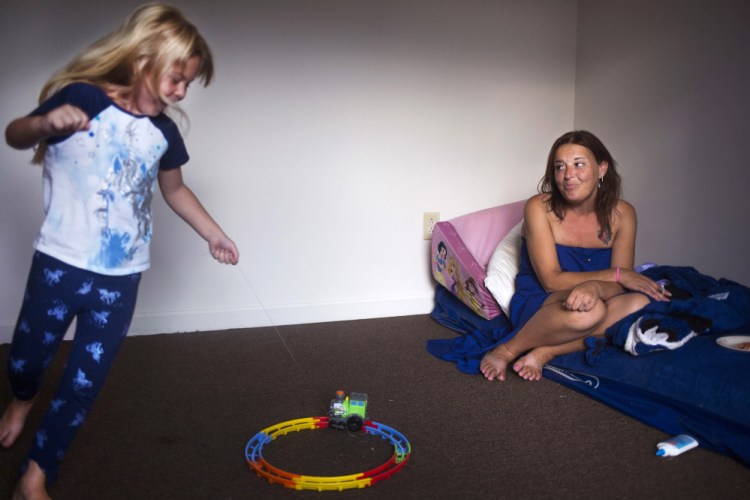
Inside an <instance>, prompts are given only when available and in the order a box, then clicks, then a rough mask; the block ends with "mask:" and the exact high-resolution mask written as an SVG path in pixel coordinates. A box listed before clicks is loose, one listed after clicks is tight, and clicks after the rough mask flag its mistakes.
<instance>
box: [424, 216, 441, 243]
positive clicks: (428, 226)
mask: <svg viewBox="0 0 750 500" xmlns="http://www.w3.org/2000/svg"><path fill="white" fill-rule="evenodd" d="M437 222H440V212H425V213H424V218H423V224H422V233H423V235H422V237H423V238H424V239H426V240H429V239H432V230H433V229H434V228H435V224H436V223H437Z"/></svg>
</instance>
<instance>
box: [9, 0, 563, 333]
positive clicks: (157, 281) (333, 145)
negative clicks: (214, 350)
mask: <svg viewBox="0 0 750 500" xmlns="http://www.w3.org/2000/svg"><path fill="white" fill-rule="evenodd" d="M138 3H139V2H132V1H118V2H96V3H92V2H84V1H82V0H71V1H68V2H55V1H51V0H50V1H38V2H11V1H3V2H2V6H1V7H2V17H1V18H0V67H3V68H5V70H6V71H5V73H4V76H3V84H2V86H1V87H0V116H1V117H2V119H3V123H4V124H5V123H7V122H8V121H10V120H11V119H12V118H14V117H16V116H19V115H22V114H25V113H27V112H28V111H30V110H31V108H32V107H33V106H34V103H35V102H36V97H37V93H38V91H39V89H40V87H41V86H42V84H43V83H44V81H45V80H46V79H47V77H48V76H49V75H50V74H51V73H52V72H53V71H54V70H55V69H56V68H58V67H59V66H60V65H62V64H63V63H64V62H66V61H67V60H68V59H70V57H72V56H73V55H74V54H75V53H76V52H78V51H79V50H81V49H82V48H83V47H84V46H85V45H86V44H88V43H90V42H92V41H93V40H94V39H96V38H97V37H99V36H101V35H103V34H104V33H105V32H107V31H109V30H110V29H111V28H113V27H114V26H115V24H116V23H118V22H119V21H120V20H121V19H122V17H124V16H125V15H126V14H127V13H128V12H129V11H130V10H131V9H132V8H133V7H134V6H136V5H138ZM174 3H175V4H176V5H179V6H181V7H182V8H183V10H184V11H185V12H186V13H187V14H188V16H189V17H190V18H191V19H192V20H193V21H194V22H195V23H196V24H197V25H198V26H199V28H200V29H201V31H202V32H203V34H204V36H205V37H206V38H207V39H208V41H209V43H210V45H211V47H212V49H213V51H214V55H215V62H216V66H217V79H216V81H215V83H214V84H212V85H211V86H210V87H208V88H207V89H203V88H201V87H199V86H198V85H197V84H196V85H194V86H193V87H192V88H191V91H190V95H189V96H188V99H187V101H186V105H185V109H186V111H187V112H188V113H189V116H190V118H191V122H192V126H191V129H190V131H189V133H188V134H187V145H188V148H189V151H190V153H191V156H192V160H191V161H190V162H189V164H188V165H187V166H186V167H185V168H184V169H183V170H184V176H185V178H186V181H187V182H188V184H189V185H190V186H191V187H192V188H193V190H194V191H195V192H196V193H197V194H198V196H199V197H200V198H201V200H202V201H203V202H204V204H205V205H206V206H207V208H208V209H209V211H211V213H212V214H213V215H214V216H215V218H216V219H217V220H218V221H219V222H220V223H221V224H222V226H224V228H225V230H226V231H227V232H228V233H229V234H230V236H232V237H233V238H234V239H235V240H236V242H237V243H238V245H239V246H240V251H241V253H242V258H241V263H240V266H239V267H234V268H233V267H222V266H219V265H217V264H215V263H214V262H213V261H212V260H211V259H210V256H209V255H208V250H207V248H206V245H205V244H204V243H203V242H202V241H201V240H200V239H199V238H198V237H197V236H195V235H194V234H193V233H192V232H191V230H190V229H189V228H188V227H187V226H186V225H185V224H183V223H182V222H181V221H179V220H178V218H177V217H176V216H175V215H174V214H172V213H171V212H169V210H168V208H166V206H165V205H164V203H163V202H162V201H161V199H160V198H158V197H157V198H158V200H157V201H156V202H155V206H154V211H155V235H156V236H155V240H154V243H153V251H152V254H153V268H152V269H151V270H149V271H148V272H147V273H146V274H145V275H144V279H143V281H142V286H141V295H140V298H139V303H138V308H137V310H136V316H135V319H134V323H133V326H132V329H131V333H132V334H143V333H157V332H175V331H193V330H212V329H222V328H231V327H251V326H259V325H267V324H269V319H268V317H267V316H266V311H267V312H268V313H269V314H270V316H271V318H272V321H273V323H275V324H291V323H304V322H317V321H329V320H343V319H354V318H366V317H378V316H396V315H401V314H422V313H427V312H429V311H430V310H431V307H432V294H433V284H432V282H431V280H430V277H429V271H428V245H427V242H425V241H423V240H422V239H421V238H422V213H423V212H426V211H439V212H440V213H441V216H442V218H443V219H447V218H451V217H455V216H458V215H461V214H464V213H467V212H469V211H473V210H478V209H482V208H486V207H489V206H493V205H497V204H501V203H507V202H511V201H515V200H518V199H521V198H526V197H528V196H530V195H531V194H532V193H533V192H534V191H535V188H536V184H537V181H538V179H539V178H540V177H541V175H542V171H543V168H544V159H545V158H546V154H547V149H548V148H549V145H550V144H551V143H552V141H553V140H554V139H555V138H556V137H557V136H559V135H560V134H561V133H563V132H565V131H566V130H569V129H570V128H571V127H572V126H573V117H574V91H575V89H574V81H575V44H576V1H575V0H538V1H534V2H529V1H527V0H496V1H491V2H488V1H482V0H447V1H441V2H432V1H429V0H403V1H382V0H381V1H378V0H315V1H312V0H311V1H302V0H265V1H239V0H237V1H222V2H204V1H202V0H185V1H175V2H174ZM29 157H30V155H29V153H28V152H18V151H14V150H11V149H10V148H8V147H7V146H2V147H0V214H2V215H1V216H0V231H1V233H0V234H3V238H2V240H0V283H2V290H3V291H2V299H3V300H2V301H0V341H6V342H7V341H8V340H9V339H10V336H11V331H12V328H13V324H14V323H15V319H16V315H17V312H18V308H19V306H20V301H21V295H22V290H23V286H24V283H25V279H26V273H27V270H28V265H29V262H30V258H31V242H32V241H33V239H34V237H35V236H36V232H37V230H38V227H39V225H40V223H41V220H42V216H43V214H42V204H41V174H40V170H39V169H38V168H37V167H32V166H30V165H28V159H29ZM256 294H257V295H256ZM264 308H265V311H264Z"/></svg>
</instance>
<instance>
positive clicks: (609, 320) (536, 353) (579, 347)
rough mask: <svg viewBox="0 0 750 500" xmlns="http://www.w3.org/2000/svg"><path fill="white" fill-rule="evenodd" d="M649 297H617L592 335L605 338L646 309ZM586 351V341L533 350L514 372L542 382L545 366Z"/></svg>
mask: <svg viewBox="0 0 750 500" xmlns="http://www.w3.org/2000/svg"><path fill="white" fill-rule="evenodd" d="M648 302H649V299H648V297H646V296H645V295H643V294H640V293H629V294H623V295H617V296H616V297H612V298H611V299H609V300H608V301H607V314H606V316H605V317H604V321H602V322H601V324H599V326H598V327H597V328H596V330H594V331H593V332H592V333H591V334H590V335H592V336H597V337H603V336H604V332H605V331H606V330H607V328H609V327H610V326H612V325H614V324H615V323H616V322H617V321H619V320H620V319H622V318H624V317H625V316H628V315H629V314H631V313H634V312H635V311H638V310H639V309H642V308H643V307H645V306H646V305H647V304H648ZM584 349H586V344H585V343H584V339H583V338H581V339H576V340H573V341H571V342H567V343H565V344H559V345H550V346H540V347H537V348H535V349H532V350H531V351H530V352H529V353H528V354H526V355H525V356H523V357H521V358H520V359H519V360H518V361H517V362H516V363H514V364H513V370H514V371H515V372H516V373H518V375H519V376H520V377H521V378H523V379H525V380H540V379H541V378H542V369H543V368H544V365H546V364H547V363H549V362H550V361H552V360H553V359H554V358H556V357H557V356H562V355H563V354H569V353H571V352H578V351H583V350H584Z"/></svg>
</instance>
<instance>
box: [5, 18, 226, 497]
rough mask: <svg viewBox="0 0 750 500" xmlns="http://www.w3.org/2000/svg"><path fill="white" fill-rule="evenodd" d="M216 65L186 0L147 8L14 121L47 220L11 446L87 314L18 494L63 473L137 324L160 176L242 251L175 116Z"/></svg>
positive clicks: (209, 228) (22, 333) (14, 367)
mask: <svg viewBox="0 0 750 500" xmlns="http://www.w3.org/2000/svg"><path fill="white" fill-rule="evenodd" d="M212 76H213V62H212V58H211V53H210V50H209V48H208V45H207V44H206V42H205V40H204V39H203V38H202V36H201V35H200V34H199V32H198V30H197V29H196V28H195V26H193V25H192V24H191V23H190V22H188V21H187V20H186V19H185V17H184V16H183V14H182V13H181V12H180V11H179V10H177V9H175V8H172V7H167V6H162V5H147V6H144V7H141V8H138V9H136V10H135V11H134V12H133V13H132V14H131V15H130V16H129V17H128V18H127V19H126V20H125V22H124V23H123V24H122V25H121V26H120V27H119V28H118V29H117V30H115V31H114V32H112V33H110V34H109V35H107V36H105V37H104V38H102V39H101V40H99V41H98V42H96V43H95V44H93V45H92V46H90V47H89V48H88V49H87V50H86V51H84V52H83V53H82V54H81V55H80V56H78V57H76V58H75V59H74V60H73V61H71V62H70V63H69V64H68V65H67V66H66V67H64V68H63V69H62V70H60V71H59V72H58V73H56V74H55V75H54V76H53V77H52V78H51V79H50V81H49V82H47V84H46V85H45V86H44V88H43V89H42V92H41V96H40V102H41V105H40V106H39V107H38V108H37V109H36V110H34V111H33V112H32V113H31V114H30V115H28V116H25V117H22V118H18V119H16V120H13V121H12V122H11V123H10V124H9V125H8V127H7V129H6V141H7V143H8V144H9V145H10V146H12V147H14V148H17V149H26V148H31V147H37V148H38V149H37V152H36V155H35V157H34V159H35V161H36V162H38V163H43V164H44V176H43V178H44V202H45V213H46V217H45V220H44V223H43V224H42V228H41V231H40V234H39V237H38V239H37V240H36V243H35V249H36V252H35V254H34V257H33V262H32V265H31V271H30V274H29V280H28V284H27V289H26V293H25V295H24V300H23V304H22V307H21V312H20V315H19V319H18V323H17V326H16V329H15V331H14V335H13V343H12V346H11V350H10V359H9V363H8V377H9V380H10V385H11V388H12V391H13V395H14V399H13V400H12V401H11V402H10V404H9V405H8V407H7V408H6V409H5V412H4V414H3V416H2V419H1V420H0V444H2V446H4V447H10V446H11V445H13V443H14V442H15V441H16V438H17V437H18V435H19V434H20V432H21V431H22V429H23V425H24V421H25V419H26V416H27V415H28V413H29V411H30V409H31V406H32V404H33V402H34V398H35V396H36V394H37V392H38V390H39V387H40V384H41V380H42V376H43V373H44V370H45V368H46V367H47V364H48V363H49V362H50V361H51V359H52V358H53V356H54V354H55V352H56V351H57V348H58V347H59V345H60V343H61V341H62V339H63V336H64V334H65V331H66V330H67V328H68V326H69V325H70V324H71V322H72V321H73V319H74V318H76V319H77V323H76V325H77V327H76V333H75V339H74V341H73V345H72V347H71V351H70V356H69V359H68V362H67V364H66V367H65V372H64V374H63V377H62V380H61V382H60V386H59V388H58V391H57V393H56V394H55V396H54V399H53V400H52V402H51V403H50V406H49V408H48V410H47V412H46V414H45V415H44V417H43V420H42V422H41V424H40V426H39V429H38V430H37V432H36V435H35V440H34V444H33V446H32V449H31V451H30V452H29V455H28V459H27V461H26V463H25V466H24V469H23V471H22V475H21V479H20V481H19V483H18V485H17V487H16V490H15V493H14V497H17V498H48V495H47V491H46V482H48V481H50V482H51V481H53V480H54V479H55V477H56V475H57V472H58V467H59V465H60V461H61V459H62V457H63V455H64V453H65V450H66V449H67V448H68V446H69V445H70V443H71V441H72V440H73V437H74V434H75V433H76V431H77V430H78V429H79V428H80V426H81V424H82V423H83V421H84V420H85V418H86V414H87V413H88V411H89V409H90V407H91V405H92V403H93V402H94V400H95V399H96V396H97V394H98V393H99V391H100V390H101V388H102V385H103V384H104V380H105V378H106V376H107V373H108V371H109V368H110V366H111V364H112V361H113V360H114V357H115V354H116V353H117V351H118V348H119V347H120V344H121V342H122V340H123V338H124V337H125V335H126V333H127V331H128V327H129V325H130V321H131V319H132V315H133V310H134V308H135V303H136V295H137V289H138V283H139V280H140V273H141V272H142V271H145V270H146V269H147V268H148V267H149V243H150V241H151V236H152V232H151V208H150V206H151V199H152V193H153V187H154V184H155V182H156V181H157V179H158V183H159V188H160V190H161V192H162V195H163V197H164V199H165V200H166V202H167V204H168V205H169V206H170V207H171V208H172V209H173V210H174V211H175V212H176V213H177V214H178V215H180V217H182V218H183V219H184V220H185V221H186V222H187V223H188V224H189V225H190V226H191V227H193V229H195V231H196V232H197V233H198V234H199V235H200V236H202V237H203V238H204V239H205V240H206V241H207V242H208V245H209V249H210V252H211V255H212V256H213V257H214V258H215V259H216V260H218V261H219V262H221V263H224V264H236V263H237V261H238V259H239V252H238V250H237V247H236V246H235V244H234V243H233V242H232V240H231V239H229V238H228V237H227V235H226V234H225V233H224V232H223V231H222V229H221V228H220V227H219V225H218V224H217V223H216V222H214V220H213V219H212V218H211V216H210V215H209V214H208V213H207V212H206V210H205V209H204V208H203V206H202V205H201V204H200V202H199V201H198V199H197V198H196V197H195V195H194V194H193V192H192V191H191V190H190V189H189V188H188V187H187V186H186V185H185V184H184V183H183V181H182V174H181V166H182V165H183V164H184V163H186V162H187V160H188V154H187V152H186V150H185V145H184V143H183V140H182V137H181V136H180V133H179V131H178V128H177V126H176V124H175V123H174V122H173V121H172V120H171V119H170V118H169V117H167V115H166V114H164V112H165V110H166V109H167V108H168V107H170V106H171V105H173V104H176V103H177V102H179V101H180V100H182V99H183V98H184V97H185V94H186V93H187V89H188V86H189V85H190V83H191V82H192V81H193V80H194V79H195V78H199V79H200V81H201V82H202V83H203V84H204V85H208V84H209V83H210V82H211V78H212Z"/></svg>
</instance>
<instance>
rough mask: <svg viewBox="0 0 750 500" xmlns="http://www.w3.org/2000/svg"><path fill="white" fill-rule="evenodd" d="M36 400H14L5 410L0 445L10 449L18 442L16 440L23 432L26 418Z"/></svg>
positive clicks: (0, 429)
mask: <svg viewBox="0 0 750 500" xmlns="http://www.w3.org/2000/svg"><path fill="white" fill-rule="evenodd" d="M33 404H34V400H33V399H30V400H28V401H21V400H20V399H16V398H13V401H11V402H10V403H8V406H7V407H6V408H5V413H3V417H2V418H1V419H0V445H2V446H3V447H4V448H10V447H11V446H13V443H15V442H16V438H17V437H18V435H19V434H21V431H22V430H23V425H24V423H25V422H26V416H27V415H28V414H29V412H30V411H31V407H32V406H33Z"/></svg>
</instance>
